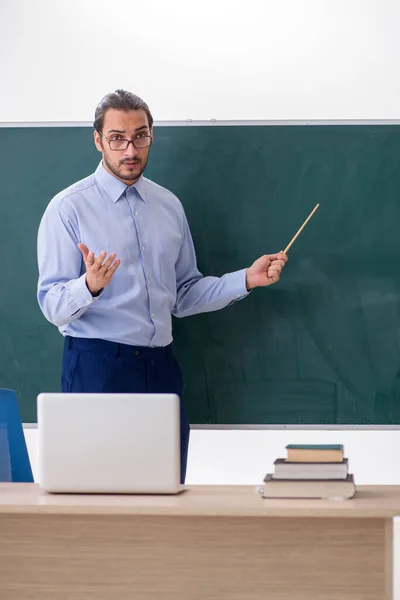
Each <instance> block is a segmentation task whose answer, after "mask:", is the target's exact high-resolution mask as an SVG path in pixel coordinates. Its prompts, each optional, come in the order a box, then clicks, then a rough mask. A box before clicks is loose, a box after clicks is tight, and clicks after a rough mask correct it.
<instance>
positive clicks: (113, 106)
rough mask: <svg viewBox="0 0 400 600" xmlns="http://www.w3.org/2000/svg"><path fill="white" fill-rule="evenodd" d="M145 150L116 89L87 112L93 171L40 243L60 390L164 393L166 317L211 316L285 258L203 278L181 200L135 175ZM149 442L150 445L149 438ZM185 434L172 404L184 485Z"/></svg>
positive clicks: (136, 117)
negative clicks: (60, 343)
mask: <svg viewBox="0 0 400 600" xmlns="http://www.w3.org/2000/svg"><path fill="white" fill-rule="evenodd" d="M152 141H153V118H152V115H151V113H150V110H149V108H148V106H147V104H146V103H145V102H143V100H141V98H139V97H138V96H135V95H134V94H131V93H130V92H126V91H124V90H116V92H115V93H110V94H107V95H106V96H105V97H104V98H103V99H102V100H101V102H100V104H99V105H98V106H97V108H96V112H95V120H94V143H95V145H96V148H97V149H98V151H99V152H101V154H102V161H101V162H100V164H99V166H98V168H97V170H96V172H95V173H94V174H92V175H90V176H89V177H87V178H86V179H83V180H82V181H79V182H78V183H75V184H74V185H72V186H71V187H69V188H67V189H66V190H64V191H62V192H60V193H59V194H57V195H56V196H55V197H54V198H53V200H52V201H51V202H50V204H49V206H48V207H47V209H46V211H45V214H44V215H43V218H42V221H41V223H40V228H39V235H38V263H39V282H38V301H39V304H40V307H41V309H42V311H43V313H44V315H45V316H46V318H47V319H48V320H49V321H50V322H51V323H53V324H54V325H56V326H57V327H58V328H59V329H60V331H61V333H62V334H63V335H64V337H65V345H64V355H63V364H62V391H63V392H113V393H117V392H119V393H128V392H131V393H132V392H133V393H134V392H136V393H138V392H156V393H157V392H164V393H166V392H173V393H176V394H178V395H179V397H180V398H182V377H181V372H180V369H179V366H178V364H177V362H176V360H175V358H174V356H173V353H172V350H171V342H172V334H171V329H172V326H171V315H175V316H177V317H186V316H189V315H194V314H197V313H201V312H206V311H213V310H218V309H220V308H223V307H224V306H227V305H228V304H231V303H232V302H233V301H235V300H239V299H241V298H243V297H245V296H246V295H247V294H248V293H249V290H251V289H252V288H255V287H258V286H267V285H270V284H272V283H275V282H276V281H278V279H279V277H280V274H281V270H282V268H283V266H284V265H285V262H286V260H287V257H286V255H284V254H283V253H279V254H271V255H266V256H262V257H261V258H259V259H258V260H256V261H255V262H254V263H253V265H252V266H251V267H249V268H248V269H243V270H241V271H237V272H234V273H229V274H226V275H224V276H223V277H221V278H217V277H203V276H202V274H201V273H200V272H199V271H198V269H197V265H196V256H195V250H194V246H193V242H192V238H191V234H190V231H189V226H188V223H187V221H186V217H185V213H184V210H183V207H182V205H181V203H180V202H179V200H178V199H177V198H176V196H174V195H173V194H172V193H171V192H169V191H168V190H166V189H164V188H162V187H160V186H159V185H157V184H155V183H153V182H152V181H150V180H148V179H146V178H144V177H143V172H144V170H145V167H146V164H147V160H148V156H149V151H150V147H151V144H152ZM155 443H156V440H155ZM188 443H189V425H188V422H187V418H186V414H185V410H184V407H183V404H182V401H181V481H182V483H184V480H185V474H186V463H187V451H188Z"/></svg>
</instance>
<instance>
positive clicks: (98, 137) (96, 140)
mask: <svg viewBox="0 0 400 600" xmlns="http://www.w3.org/2000/svg"><path fill="white" fill-rule="evenodd" d="M93 137H94V145H95V146H96V148H97V150H98V151H99V152H103V146H102V143H101V135H100V134H99V132H98V131H96V130H94V133H93Z"/></svg>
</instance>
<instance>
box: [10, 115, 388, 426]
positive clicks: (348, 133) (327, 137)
mask: <svg viewBox="0 0 400 600" xmlns="http://www.w3.org/2000/svg"><path fill="white" fill-rule="evenodd" d="M98 160H99V154H98V153H97V151H96V150H95V149H94V146H93V143H92V130H91V128H89V127H81V128H79V127H54V128H51V127H43V128H41V127H32V128H2V129H0V174H1V202H0V227H1V237H0V239H1V251H2V254H1V256H2V269H1V270H2V277H1V283H2V285H1V294H0V311H1V319H0V340H1V346H0V386H1V387H11V388H14V389H15V390H16V391H17V393H18V396H19V400H20V406H21V412H22V418H23V420H24V421H25V422H29V421H35V419H36V395H37V394H38V393H39V392H41V391H51V390H58V389H59V374H60V361H61V349H62V338H61V335H60V334H59V333H58V331H57V329H56V328H55V327H54V326H52V325H50V324H49V323H47V321H46V320H45V319H44V317H43V316H42V314H41V312H40V310H39V308H38V306H37V302H36V280H37V266H36V234H37V228H38V224H39V220H40V218H41V215H42V213H43V211H44V209H45V207H46V205H47V203H48V202H49V200H50V199H51V197H52V196H53V195H54V194H55V193H57V192H58V191H60V190H61V189H63V188H64V187H66V186H68V185H70V184H71V183H73V182H74V181H77V180H78V179H81V178H83V177H85V176H86V175H88V174H89V173H91V172H92V171H93V170H94V169H95V168H96V165H97V163H98ZM146 175H147V176H148V177H150V178H151V179H153V180H155V181H156V182H158V183H160V184H161V185H163V186H165V187H167V188H169V189H171V190H172V191H173V192H174V193H175V194H177V195H178V197H179V198H180V199H181V201H182V203H183V205H184V207H185V209H186V213H187V216H188V220H189V223H190V226H191V229H192V233H193V238H194V242H195V245H196V249H197V256H198V264H199V268H200V270H201V271H202V272H203V273H204V274H209V275H222V274H223V273H225V272H229V271H233V270H236V269H239V268H242V267H246V266H248V265H249V264H251V262H252V261H253V260H254V259H256V258H257V257H258V256H259V255H261V254H264V253H269V252H275V251H278V250H280V249H282V248H284V247H285V245H286V244H287V242H288V241H289V240H290V239H291V237H292V235H293V234H294V233H295V232H296V231H297V229H298V227H299V226H300V224H301V223H302V222H303V220H304V219H305V217H306V216H307V215H308V214H309V212H310V211H311V210H312V208H313V207H314V206H315V204H316V203H317V202H319V203H320V209H319V210H318V211H317V213H316V215H315V216H314V217H313V219H312V220H311V221H310V223H309V224H308V225H307V228H306V229H305V231H304V232H303V233H302V235H301V236H300V237H299V238H298V240H297V241H296V243H295V244H294V245H293V247H292V248H291V250H290V253H289V256H290V261H289V263H288V265H287V267H286V269H285V272H284V275H283V277H282V279H281V281H280V282H279V283H278V284H276V285H275V286H273V287H271V288H267V289H257V290H254V291H253V293H252V294H251V295H250V297H248V298H246V299H245V300H243V301H241V302H238V303H236V304H234V305H232V306H229V307H228V308H226V309H224V310H222V311H219V312H216V313H210V314H206V315H199V316H196V317H189V318H186V319H182V320H175V321H174V331H175V340H176V352H177V354H178V357H179V359H180V362H181V365H182V368H183V372H184V377H185V401H186V405H187V408H188V412H189V417H190V421H191V422H192V423H198V424H208V423H210V424H212V423H217V424H218V423H219V424H222V423H227V424H263V423H265V424H268V423H276V424H309V423H315V424H336V423H345V424H356V423H359V424H392V423H399V424H400V369H399V367H400V335H399V331H400V329H399V327H400V305H399V300H400V236H399V232H398V229H399V224H400V127H398V126H394V125H386V126H378V125H376V126H356V125H347V126H346V125H341V126H333V125H332V126H329V125H328V126H205V127H200V126H181V127H172V126H171V127H156V130H155V143H154V146H153V148H152V151H151V156H150V162H149V166H148V170H147V172H146Z"/></svg>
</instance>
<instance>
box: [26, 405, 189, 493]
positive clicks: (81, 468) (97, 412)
mask: <svg viewBox="0 0 400 600" xmlns="http://www.w3.org/2000/svg"><path fill="white" fill-rule="evenodd" d="M37 407H38V438H39V445H38V483H39V485H40V487H41V488H42V489H44V490H46V491H48V492H60V493H81V494H86V493H112V494H176V493H179V492H181V491H182V490H183V489H184V488H183V486H181V484H180V410H179V397H178V396H176V395H175V394H65V393H63V394H59V393H54V394H49V393H46V394H39V396H38V399H37Z"/></svg>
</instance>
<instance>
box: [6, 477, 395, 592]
mask: <svg viewBox="0 0 400 600" xmlns="http://www.w3.org/2000/svg"><path fill="white" fill-rule="evenodd" d="M396 515H400V486H393V487H391V486H390V487H389V486H388V487H387V486H382V487H361V488H359V489H358V491H357V495H356V498H354V499H353V500H350V501H331V502H328V501H308V500H300V501H299V500H292V501H288V500H286V501H277V500H268V501H263V500H262V498H261V497H260V496H259V494H258V493H257V492H256V490H255V487H254V488H253V487H250V486H235V487H233V486H193V487H191V489H190V490H188V491H186V492H184V493H183V494H181V495H180V496H154V497H151V496H78V495H77V496H73V495H70V496H67V495H62V496H56V495H55V496H53V495H46V494H43V493H41V492H40V490H39V489H38V488H37V486H36V485H35V484H0V598H1V600H28V598H29V600H92V599H93V600H125V599H126V600H128V599H129V600H136V599H137V600H139V599H140V600H147V599H149V600H172V599H173V600H181V599H182V600H183V599H184V600H217V599H218V600H220V599H223V600H225V599H226V600H227V599H229V600H253V599H257V600H260V599H263V598H265V599H266V600H389V599H392V560H393V553H392V546H393V544H392V530H393V523H392V520H393V517H394V516H396Z"/></svg>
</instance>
